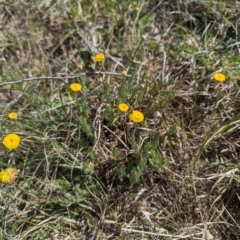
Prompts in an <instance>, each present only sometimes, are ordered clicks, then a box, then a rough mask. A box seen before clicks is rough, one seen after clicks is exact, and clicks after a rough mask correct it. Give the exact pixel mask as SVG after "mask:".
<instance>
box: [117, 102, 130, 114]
mask: <svg viewBox="0 0 240 240" xmlns="http://www.w3.org/2000/svg"><path fill="white" fill-rule="evenodd" d="M118 109H119V110H120V111H121V112H127V111H128V109H129V106H128V105H127V104H126V103H119V104H118Z"/></svg>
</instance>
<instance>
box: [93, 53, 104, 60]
mask: <svg viewBox="0 0 240 240" xmlns="http://www.w3.org/2000/svg"><path fill="white" fill-rule="evenodd" d="M105 58H106V56H105V54H104V53H97V54H96V55H95V56H94V57H93V61H94V62H102V61H103V60H104V59H105Z"/></svg>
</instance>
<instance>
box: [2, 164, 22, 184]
mask: <svg viewBox="0 0 240 240" xmlns="http://www.w3.org/2000/svg"><path fill="white" fill-rule="evenodd" d="M17 175H18V172H17V169H16V168H11V167H9V168H6V169H5V170H3V171H1V172H0V183H3V184H11V183H13V182H14V181H15V180H16V178H17Z"/></svg>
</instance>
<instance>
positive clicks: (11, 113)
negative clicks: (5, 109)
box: [8, 112, 17, 120]
mask: <svg viewBox="0 0 240 240" xmlns="http://www.w3.org/2000/svg"><path fill="white" fill-rule="evenodd" d="M8 118H9V119H11V120H15V119H17V113H16V112H10V113H9V114H8Z"/></svg>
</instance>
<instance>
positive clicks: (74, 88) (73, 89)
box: [70, 83, 82, 92]
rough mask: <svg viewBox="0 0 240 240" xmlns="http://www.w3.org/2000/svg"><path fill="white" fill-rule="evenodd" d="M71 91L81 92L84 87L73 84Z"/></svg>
mask: <svg viewBox="0 0 240 240" xmlns="http://www.w3.org/2000/svg"><path fill="white" fill-rule="evenodd" d="M70 89H71V90H72V91H73V92H80V91H81V90H82V85H81V84H80V83H72V84H70Z"/></svg>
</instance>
